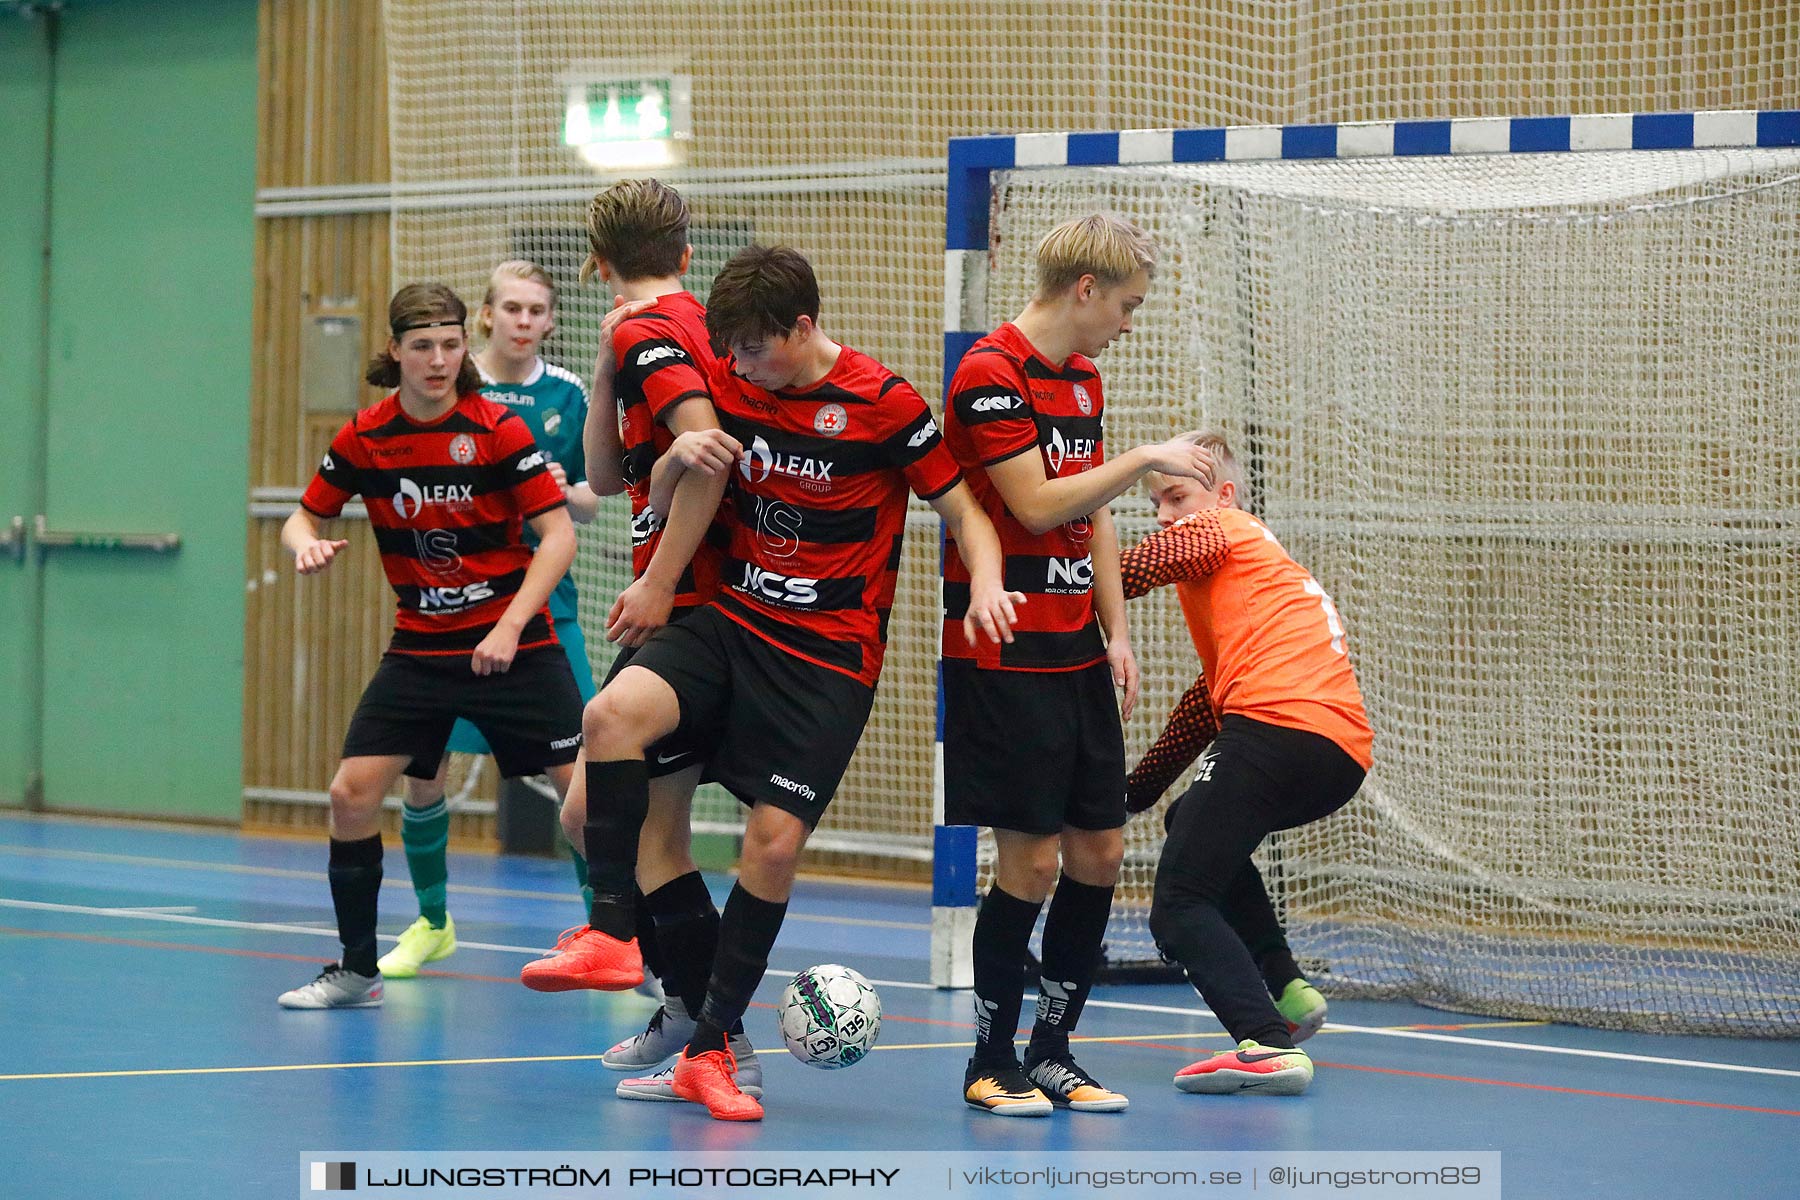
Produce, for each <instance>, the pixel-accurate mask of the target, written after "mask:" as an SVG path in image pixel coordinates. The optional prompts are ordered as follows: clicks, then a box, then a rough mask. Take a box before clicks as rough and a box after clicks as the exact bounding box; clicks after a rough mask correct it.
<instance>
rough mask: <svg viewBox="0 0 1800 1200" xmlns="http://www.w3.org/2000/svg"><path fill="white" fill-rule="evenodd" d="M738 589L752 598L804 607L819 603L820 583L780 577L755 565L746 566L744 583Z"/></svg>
mask: <svg viewBox="0 0 1800 1200" xmlns="http://www.w3.org/2000/svg"><path fill="white" fill-rule="evenodd" d="M738 587H739V588H741V589H742V590H744V591H746V592H749V593H750V594H751V595H752V596H760V597H761V598H762V599H764V600H769V601H772V602H774V603H776V604H793V605H798V606H801V607H804V606H806V605H809V604H817V603H818V602H819V581H818V580H817V579H801V578H799V577H797V576H793V575H779V574H777V573H776V572H774V571H765V570H764V569H763V568H761V567H759V566H756V565H755V564H754V563H745V564H744V581H743V582H742V583H740V584H738Z"/></svg>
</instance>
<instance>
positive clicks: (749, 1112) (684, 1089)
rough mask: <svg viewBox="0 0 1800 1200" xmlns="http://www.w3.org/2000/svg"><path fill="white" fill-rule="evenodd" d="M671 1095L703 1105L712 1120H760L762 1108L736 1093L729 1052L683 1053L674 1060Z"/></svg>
mask: <svg viewBox="0 0 1800 1200" xmlns="http://www.w3.org/2000/svg"><path fill="white" fill-rule="evenodd" d="M675 1094H676V1095H677V1096H680V1097H681V1098H682V1099H683V1100H691V1101H693V1102H694V1103H695V1104H704V1105H706V1111H707V1112H709V1113H711V1114H712V1115H713V1119H714V1120H718V1121H760V1120H762V1117H763V1106H762V1105H761V1104H758V1103H757V1102H756V1101H755V1100H754V1099H752V1098H751V1097H749V1096H746V1095H744V1093H743V1092H741V1091H739V1090H738V1085H737V1060H736V1059H734V1058H732V1057H731V1051H730V1050H708V1051H706V1052H704V1053H702V1054H693V1053H691V1052H690V1051H687V1050H683V1051H682V1052H681V1057H680V1058H678V1059H676V1060H675Z"/></svg>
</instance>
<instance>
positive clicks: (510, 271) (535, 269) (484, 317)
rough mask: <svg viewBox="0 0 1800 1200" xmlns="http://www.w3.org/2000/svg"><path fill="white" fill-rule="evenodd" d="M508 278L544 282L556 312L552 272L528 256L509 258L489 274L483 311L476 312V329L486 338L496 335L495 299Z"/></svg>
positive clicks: (528, 281)
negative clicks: (502, 282) (501, 285)
mask: <svg viewBox="0 0 1800 1200" xmlns="http://www.w3.org/2000/svg"><path fill="white" fill-rule="evenodd" d="M507 279H523V280H525V281H526V282H527V283H541V284H543V285H544V290H545V291H547V292H549V293H550V311H551V313H553V314H554V313H555V312H556V280H554V279H552V278H550V272H548V271H546V270H544V268H542V267H540V266H538V265H537V264H536V263H534V262H532V261H531V260H530V259H528V258H509V259H507V260H506V261H505V262H503V263H501V264H500V265H499V266H497V267H495V268H494V273H493V274H492V275H490V276H488V286H487V294H486V295H485V296H483V297H482V298H481V311H479V312H477V313H476V314H475V329H476V331H477V332H479V333H480V334H481V336H482V337H484V338H488V337H493V336H494V318H493V312H492V310H493V307H494V301H495V300H496V299H498V298H499V295H500V284H501V281H502V280H507Z"/></svg>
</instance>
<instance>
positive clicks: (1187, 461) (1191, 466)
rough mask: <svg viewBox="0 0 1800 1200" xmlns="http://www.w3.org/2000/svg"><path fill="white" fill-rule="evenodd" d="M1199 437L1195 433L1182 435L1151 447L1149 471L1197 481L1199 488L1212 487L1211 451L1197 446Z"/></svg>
mask: <svg viewBox="0 0 1800 1200" xmlns="http://www.w3.org/2000/svg"><path fill="white" fill-rule="evenodd" d="M1200 436H1201V435H1200V434H1199V432H1197V431H1196V432H1193V433H1184V434H1182V435H1181V436H1180V437H1173V438H1170V439H1169V440H1168V441H1166V442H1158V443H1157V444H1156V445H1154V446H1151V447H1150V466H1151V469H1152V470H1156V471H1161V472H1162V473H1163V474H1164V475H1179V476H1181V477H1182V478H1183V479H1198V480H1199V481H1200V486H1201V487H1204V488H1210V487H1212V485H1213V460H1212V451H1210V450H1207V449H1205V448H1204V447H1202V446H1201V445H1200V444H1199V442H1200Z"/></svg>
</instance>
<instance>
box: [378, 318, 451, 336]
mask: <svg viewBox="0 0 1800 1200" xmlns="http://www.w3.org/2000/svg"><path fill="white" fill-rule="evenodd" d="M462 323H463V319H462V318H461V317H444V318H443V319H442V320H437V321H415V322H413V323H412V324H411V325H396V326H394V327H393V329H394V336H395V337H399V336H400V335H401V334H403V333H411V332H412V331H413V330H415V329H437V328H438V327H440V326H443V325H461V324H462Z"/></svg>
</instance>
